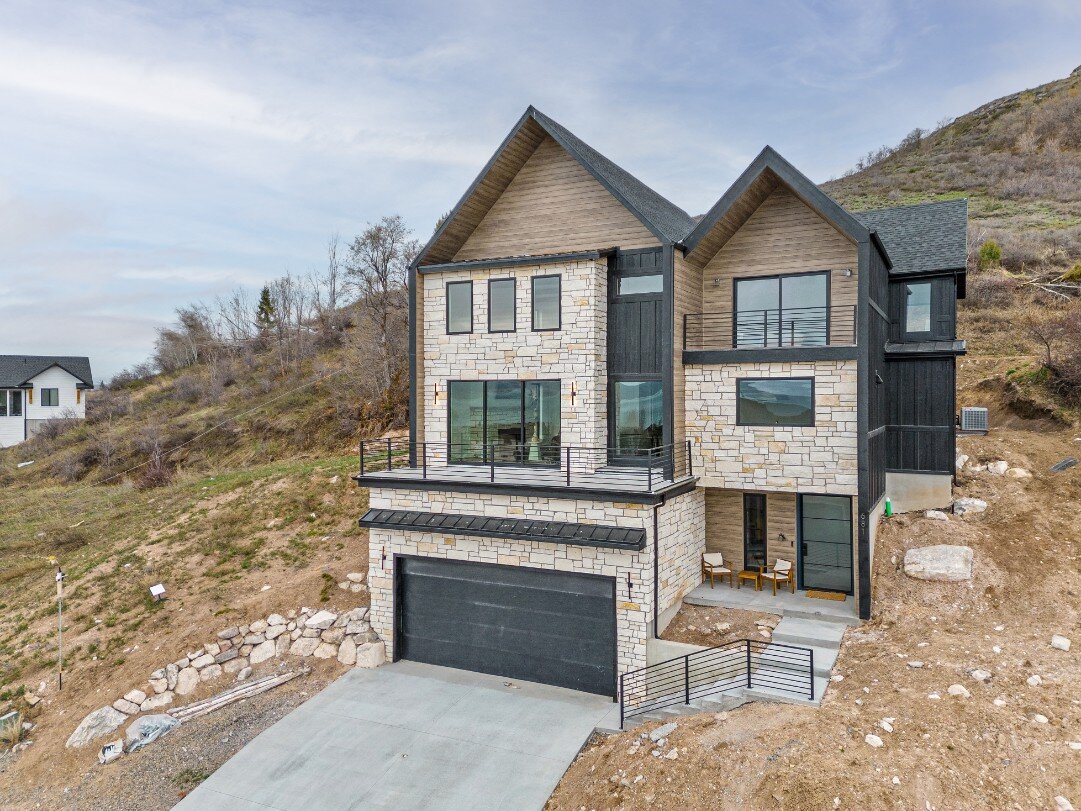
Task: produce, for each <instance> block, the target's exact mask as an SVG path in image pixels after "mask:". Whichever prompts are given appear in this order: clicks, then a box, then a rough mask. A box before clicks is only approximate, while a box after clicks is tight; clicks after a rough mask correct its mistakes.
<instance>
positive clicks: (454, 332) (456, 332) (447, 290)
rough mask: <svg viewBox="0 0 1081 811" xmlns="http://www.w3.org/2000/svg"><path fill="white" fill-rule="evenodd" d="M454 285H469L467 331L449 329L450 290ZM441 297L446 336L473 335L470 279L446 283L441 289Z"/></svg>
mask: <svg viewBox="0 0 1081 811" xmlns="http://www.w3.org/2000/svg"><path fill="white" fill-rule="evenodd" d="M455 285H469V329H463V330H452V329H451V328H450V288H451V287H452V286H455ZM443 297H444V298H445V299H446V302H445V310H446V312H445V314H444V319H445V324H444V326H445V327H446V330H447V335H472V334H473V309H474V308H473V304H474V299H473V280H472V279H456V280H455V281H451V282H447V283H446V284H445V285H444V287H443Z"/></svg>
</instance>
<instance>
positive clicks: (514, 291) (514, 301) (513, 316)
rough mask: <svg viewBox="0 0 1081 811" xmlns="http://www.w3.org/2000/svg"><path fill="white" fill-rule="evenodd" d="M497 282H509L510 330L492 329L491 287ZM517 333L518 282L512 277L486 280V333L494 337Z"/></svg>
mask: <svg viewBox="0 0 1081 811" xmlns="http://www.w3.org/2000/svg"><path fill="white" fill-rule="evenodd" d="M499 282H510V289H511V308H510V320H511V327H510V329H492V285H493V284H496V283H499ZM517 331H518V280H517V279H515V278H514V277H513V276H503V277H500V278H498V279H489V280H488V332H490V333H493V334H495V335H500V334H503V335H505V334H508V333H511V332H517Z"/></svg>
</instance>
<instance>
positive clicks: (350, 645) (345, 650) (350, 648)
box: [338, 636, 357, 665]
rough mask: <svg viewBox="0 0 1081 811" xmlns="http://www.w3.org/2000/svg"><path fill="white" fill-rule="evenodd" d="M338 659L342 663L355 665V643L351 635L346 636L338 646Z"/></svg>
mask: <svg viewBox="0 0 1081 811" xmlns="http://www.w3.org/2000/svg"><path fill="white" fill-rule="evenodd" d="M338 661H339V662H341V663H342V664H343V665H355V664H356V663H357V643H356V642H354V641H353V637H351V636H347V637H346V638H345V639H343V640H342V644H341V645H339V646H338Z"/></svg>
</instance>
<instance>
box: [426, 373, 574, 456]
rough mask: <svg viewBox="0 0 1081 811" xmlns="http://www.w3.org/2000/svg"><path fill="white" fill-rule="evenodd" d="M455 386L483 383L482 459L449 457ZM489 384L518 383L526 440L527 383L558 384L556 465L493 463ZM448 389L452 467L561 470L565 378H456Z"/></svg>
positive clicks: (520, 413)
mask: <svg viewBox="0 0 1081 811" xmlns="http://www.w3.org/2000/svg"><path fill="white" fill-rule="evenodd" d="M455 383H480V384H481V402H482V403H483V404H484V409H483V413H482V419H481V431H480V433H481V458H480V459H479V460H461V459H455V460H452V459H451V458H450V457H451V415H450V407H451V402H453V399H452V396H451V388H452V387H453V385H454V384H455ZM489 383H517V384H518V387H519V390H520V392H521V406H520V408H519V417H518V419H519V424H520V425H521V426H522V428H523V431H522V436H523V440H524V437H525V431H524V428H525V387H526V384H528V383H555V384H556V386H557V388H558V389H559V398H560V407H559V435H560V443H559V451H558V453H557V454H556V459H555V460H554V461H553V462H550V463H539V462H506V461H502V462H493V461H492V460H491V459H489V458H488V442H487V437H488V384H489ZM446 388H447V409H446V411H447V416H446V426H447V429H446V430H447V462H448V464H452V465H492V464H494V465H495V466H497V467H526V468H543V467H547V468H558V467H559V466H560V459H561V458H562V455H563V449H564V448H565V447H566V446H565V445H564V444H563V441H562V437H563V402H562V400H563V379H562V378H556V377H544V378H527V379H519V378H514V379H511V380H506V379H501V378H491V377H485V378H480V379H477V378H471V379H465V378H461V379H455V380H447V381H446ZM522 444H523V445H526V444H528V442H527V441H523V443H522Z"/></svg>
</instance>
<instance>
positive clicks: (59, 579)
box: [54, 561, 64, 692]
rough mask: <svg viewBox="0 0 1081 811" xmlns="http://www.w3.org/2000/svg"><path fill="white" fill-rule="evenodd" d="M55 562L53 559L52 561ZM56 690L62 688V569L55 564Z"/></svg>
mask: <svg viewBox="0 0 1081 811" xmlns="http://www.w3.org/2000/svg"><path fill="white" fill-rule="evenodd" d="M54 562H55V561H54ZM56 636H57V643H56V650H57V659H56V667H57V688H56V689H57V692H59V691H60V690H63V689H64V570H63V569H61V568H60V564H57V565H56Z"/></svg>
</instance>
